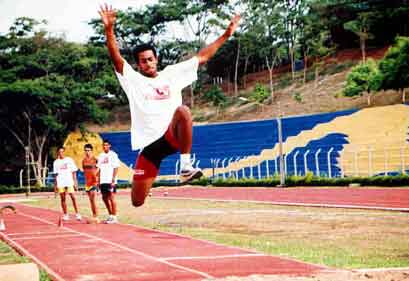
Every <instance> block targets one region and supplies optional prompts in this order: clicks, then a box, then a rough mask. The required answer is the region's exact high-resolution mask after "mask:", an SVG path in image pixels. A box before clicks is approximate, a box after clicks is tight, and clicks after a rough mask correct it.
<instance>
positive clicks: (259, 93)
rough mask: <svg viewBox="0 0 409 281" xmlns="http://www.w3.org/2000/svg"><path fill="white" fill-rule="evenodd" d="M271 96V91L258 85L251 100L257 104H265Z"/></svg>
mask: <svg viewBox="0 0 409 281" xmlns="http://www.w3.org/2000/svg"><path fill="white" fill-rule="evenodd" d="M269 96H270V92H269V90H268V89H267V88H266V87H264V86H263V85H261V84H258V83H257V84H256V87H255V88H254V91H253V93H251V94H250V97H249V98H250V100H252V101H255V102H260V103H261V102H263V101H264V100H265V99H267V98H268V97H269Z"/></svg>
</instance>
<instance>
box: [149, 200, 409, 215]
mask: <svg viewBox="0 0 409 281" xmlns="http://www.w3.org/2000/svg"><path fill="white" fill-rule="evenodd" d="M156 198H157V199H171V200H186V199H189V200H193V201H212V202H227V203H231V202H246V203H256V204H271V205H278V206H297V207H321V208H340V209H361V210H362V209H363V210H379V211H397V212H409V208H398V207H396V208H395V207H382V206H370V205H342V204H324V203H322V204H321V203H294V202H285V201H261V200H260V201H257V200H244V199H216V198H190V197H176V196H167V197H156Z"/></svg>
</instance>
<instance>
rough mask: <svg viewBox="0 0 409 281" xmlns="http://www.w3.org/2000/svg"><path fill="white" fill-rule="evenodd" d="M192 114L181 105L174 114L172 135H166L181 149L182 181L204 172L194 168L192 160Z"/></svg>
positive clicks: (170, 127)
mask: <svg viewBox="0 0 409 281" xmlns="http://www.w3.org/2000/svg"><path fill="white" fill-rule="evenodd" d="M192 123H193V121H192V114H191V113H190V110H189V108H188V107H187V106H184V105H181V106H179V107H178V108H177V109H176V111H175V113H174V114H173V118H172V121H171V122H170V125H169V129H170V133H171V136H169V135H166V137H167V140H168V141H169V142H170V143H172V140H174V141H175V142H176V144H177V147H178V148H179V150H180V154H181V155H180V181H181V183H186V182H189V181H191V180H193V179H197V178H200V177H201V176H202V175H203V173H202V171H201V170H200V169H199V168H196V169H195V168H193V166H192V163H191V160H190V152H191V150H192Z"/></svg>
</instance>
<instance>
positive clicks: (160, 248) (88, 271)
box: [0, 204, 328, 281]
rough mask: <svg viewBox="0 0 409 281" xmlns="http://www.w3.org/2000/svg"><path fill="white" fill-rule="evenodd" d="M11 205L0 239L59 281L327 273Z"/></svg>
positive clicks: (183, 280)
mask: <svg viewBox="0 0 409 281" xmlns="http://www.w3.org/2000/svg"><path fill="white" fill-rule="evenodd" d="M3 205H4V204H3ZM13 205H14V206H15V207H16V208H17V214H6V215H4V221H5V224H6V231H4V232H2V233H0V237H1V238H2V239H3V240H5V241H6V242H8V243H9V244H10V245H12V246H13V247H14V248H16V249H17V250H19V251H20V252H22V253H23V254H25V255H28V256H30V257H31V258H32V259H33V260H34V261H35V262H36V263H38V264H39V265H41V266H42V267H43V268H45V269H46V270H47V272H48V273H49V274H50V275H51V276H52V278H53V279H54V280H58V281H62V280H65V281H113V280H115V281H131V280H132V281H138V280H144V281H150V280H151V281H171V280H175V281H196V280H197V281H199V280H203V279H206V278H223V277H227V276H248V275H252V274H265V275H268V274H286V275H296V276H308V275H311V274H314V273H316V272H318V271H320V270H328V269H327V268H325V267H321V266H317V265H312V264H307V263H302V262H298V261H295V260H291V259H286V258H279V257H273V256H268V255H264V254H260V253H257V252H252V251H247V250H242V249H239V248H235V247H227V246H222V245H218V244H215V243H211V242H207V241H202V240H196V239H192V238H189V237H185V236H180V235H176V234H171V233H165V232H161V231H155V230H149V229H145V228H141V227H136V226H131V225H124V224H117V225H106V224H98V225H95V224H86V223H85V222H78V221H74V220H71V221H69V222H66V223H64V226H63V227H58V218H59V215H60V213H59V212H56V211H51V210H47V209H42V208H36V207H29V206H25V205H21V204H13ZM0 206H1V205H0Z"/></svg>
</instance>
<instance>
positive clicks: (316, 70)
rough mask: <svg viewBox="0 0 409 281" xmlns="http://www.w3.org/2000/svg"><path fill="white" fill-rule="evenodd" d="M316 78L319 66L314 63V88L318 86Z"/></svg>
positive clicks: (317, 77)
mask: <svg viewBox="0 0 409 281" xmlns="http://www.w3.org/2000/svg"><path fill="white" fill-rule="evenodd" d="M318 79H319V66H318V64H316V65H315V80H314V88H318Z"/></svg>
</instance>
